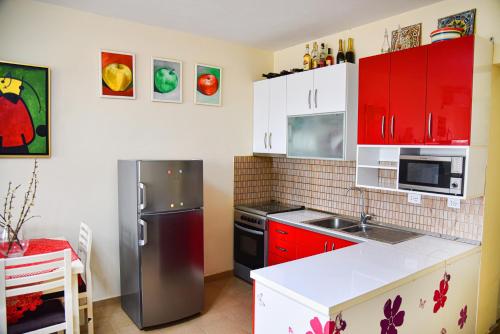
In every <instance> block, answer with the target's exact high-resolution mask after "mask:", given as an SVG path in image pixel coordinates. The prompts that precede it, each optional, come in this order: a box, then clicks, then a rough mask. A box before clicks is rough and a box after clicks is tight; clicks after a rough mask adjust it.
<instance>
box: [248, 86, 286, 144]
mask: <svg viewBox="0 0 500 334" xmlns="http://www.w3.org/2000/svg"><path fill="white" fill-rule="evenodd" d="M286 131H287V125H286V77H279V78H274V79H269V80H262V81H257V82H255V83H254V96H253V151H254V152H255V153H270V154H286Z"/></svg>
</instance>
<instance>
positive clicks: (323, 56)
mask: <svg viewBox="0 0 500 334" xmlns="http://www.w3.org/2000/svg"><path fill="white" fill-rule="evenodd" d="M325 66H326V50H325V43H321V51H320V53H319V67H325Z"/></svg>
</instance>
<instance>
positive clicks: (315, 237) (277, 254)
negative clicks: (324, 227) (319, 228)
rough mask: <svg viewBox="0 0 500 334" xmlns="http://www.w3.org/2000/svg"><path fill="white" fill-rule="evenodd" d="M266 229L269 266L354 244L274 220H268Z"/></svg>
mask: <svg viewBox="0 0 500 334" xmlns="http://www.w3.org/2000/svg"><path fill="white" fill-rule="evenodd" d="M268 230H269V244H268V254H267V255H268V259H267V263H268V265H270V266H272V265H275V264H280V263H283V262H288V261H293V260H297V259H302V258H304V257H308V256H313V255H317V254H321V253H325V252H330V251H333V250H337V249H340V248H343V247H347V246H351V245H354V244H355V243H354V242H352V241H348V240H345V239H341V238H336V237H332V236H330V235H326V234H322V233H317V232H312V231H309V230H306V229H302V228H297V227H293V226H290V225H286V224H282V223H278V222H275V221H270V222H269V228H268Z"/></svg>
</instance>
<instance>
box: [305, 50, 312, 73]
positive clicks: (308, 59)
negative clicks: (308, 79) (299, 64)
mask: <svg viewBox="0 0 500 334" xmlns="http://www.w3.org/2000/svg"><path fill="white" fill-rule="evenodd" d="M311 65H312V64H311V55H310V54H309V44H306V53H305V54H304V65H303V68H304V71H309V70H310V69H311Z"/></svg>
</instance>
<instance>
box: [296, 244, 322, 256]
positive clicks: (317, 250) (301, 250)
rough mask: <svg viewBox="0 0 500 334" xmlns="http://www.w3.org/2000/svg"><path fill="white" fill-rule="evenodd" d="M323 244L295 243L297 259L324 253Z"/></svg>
mask: <svg viewBox="0 0 500 334" xmlns="http://www.w3.org/2000/svg"><path fill="white" fill-rule="evenodd" d="M324 252H325V251H324V246H322V245H321V244H317V245H297V259H302V258H305V257H308V256H313V255H318V254H321V253H324Z"/></svg>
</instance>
